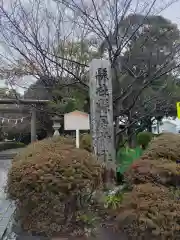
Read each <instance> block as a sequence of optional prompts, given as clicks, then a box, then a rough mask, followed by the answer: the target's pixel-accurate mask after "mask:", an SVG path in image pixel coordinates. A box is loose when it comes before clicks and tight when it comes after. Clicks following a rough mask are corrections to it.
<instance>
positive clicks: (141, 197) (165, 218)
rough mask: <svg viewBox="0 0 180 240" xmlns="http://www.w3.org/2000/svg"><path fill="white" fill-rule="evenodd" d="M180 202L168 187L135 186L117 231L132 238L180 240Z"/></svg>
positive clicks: (127, 197)
mask: <svg viewBox="0 0 180 240" xmlns="http://www.w3.org/2000/svg"><path fill="white" fill-rule="evenodd" d="M179 208H180V202H179V200H177V199H174V196H173V195H172V194H170V192H169V191H168V189H167V188H165V187H162V186H161V187H160V186H156V185H154V184H151V183H146V184H142V185H135V186H134V188H133V191H132V192H130V193H125V194H124V197H123V202H122V205H121V207H120V208H119V214H117V218H116V226H115V227H116V228H117V229H118V230H120V231H124V232H126V233H127V234H128V239H131V237H132V239H154V240H155V239H159V240H162V239H163V240H165V239H171V240H173V239H174V240H175V239H180V231H179V229H180V213H179Z"/></svg>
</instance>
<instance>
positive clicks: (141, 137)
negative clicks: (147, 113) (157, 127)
mask: <svg viewBox="0 0 180 240" xmlns="http://www.w3.org/2000/svg"><path fill="white" fill-rule="evenodd" d="M152 138H153V134H152V133H151V132H140V133H138V135H137V142H138V144H139V145H141V146H142V147H143V149H145V148H147V146H148V144H149V143H150V141H151V140H152Z"/></svg>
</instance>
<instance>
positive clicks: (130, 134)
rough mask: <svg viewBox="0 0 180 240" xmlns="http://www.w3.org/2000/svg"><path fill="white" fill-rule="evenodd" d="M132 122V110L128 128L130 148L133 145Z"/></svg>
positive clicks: (129, 114)
mask: <svg viewBox="0 0 180 240" xmlns="http://www.w3.org/2000/svg"><path fill="white" fill-rule="evenodd" d="M131 124H132V116H131V111H129V113H128V125H129V127H128V129H127V135H128V145H129V147H130V148H132V147H133V126H132V125H131Z"/></svg>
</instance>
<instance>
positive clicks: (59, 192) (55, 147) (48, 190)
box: [7, 138, 104, 235]
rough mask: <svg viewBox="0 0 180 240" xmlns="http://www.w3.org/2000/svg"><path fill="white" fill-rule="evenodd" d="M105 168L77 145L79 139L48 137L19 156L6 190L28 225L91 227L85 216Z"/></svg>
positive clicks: (54, 229)
mask: <svg viewBox="0 0 180 240" xmlns="http://www.w3.org/2000/svg"><path fill="white" fill-rule="evenodd" d="M103 171H104V169H103V167H102V166H101V165H100V164H99V162H97V161H96V159H95V158H94V157H93V155H92V154H91V153H89V152H88V151H86V150H83V149H77V148H75V147H74V140H72V139H67V138H53V139H46V140H43V141H39V142H36V143H33V144H31V145H29V146H28V147H27V148H26V149H25V151H22V152H21V153H20V154H19V155H18V156H16V159H15V160H14V161H13V164H12V167H11V169H10V171H9V174H8V183H7V193H8V195H9V198H10V199H12V200H15V201H16V205H17V212H16V217H18V218H20V220H21V223H22V226H23V228H24V229H25V230H28V231H31V232H37V233H41V232H43V233H45V234H46V235H53V234H54V233H58V232H61V233H63V232H65V233H67V232H69V233H72V234H73V233H74V234H75V232H76V233H77V232H78V233H79V232H80V233H82V232H83V231H84V229H85V227H86V228H87V226H86V223H85V222H86V221H87V217H86V218H82V216H84V215H85V216H86V215H88V212H89V211H90V210H89V209H91V208H93V206H94V205H93V204H94V203H93V202H92V201H91V200H92V199H91V197H92V193H93V192H94V191H95V190H96V189H98V188H101V186H102V173H103ZM95 212H96V211H95V210H93V214H94V215H95ZM84 219H86V220H84ZM80 233H79V234H80Z"/></svg>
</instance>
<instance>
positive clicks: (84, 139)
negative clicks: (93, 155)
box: [80, 133, 92, 152]
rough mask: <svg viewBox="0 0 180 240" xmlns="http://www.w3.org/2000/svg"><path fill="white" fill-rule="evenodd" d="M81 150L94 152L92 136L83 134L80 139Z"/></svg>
mask: <svg viewBox="0 0 180 240" xmlns="http://www.w3.org/2000/svg"><path fill="white" fill-rule="evenodd" d="M80 148H83V149H85V150H87V151H88V152H92V137H91V135H90V134H87V133H86V134H83V135H82V136H81V138H80Z"/></svg>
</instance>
